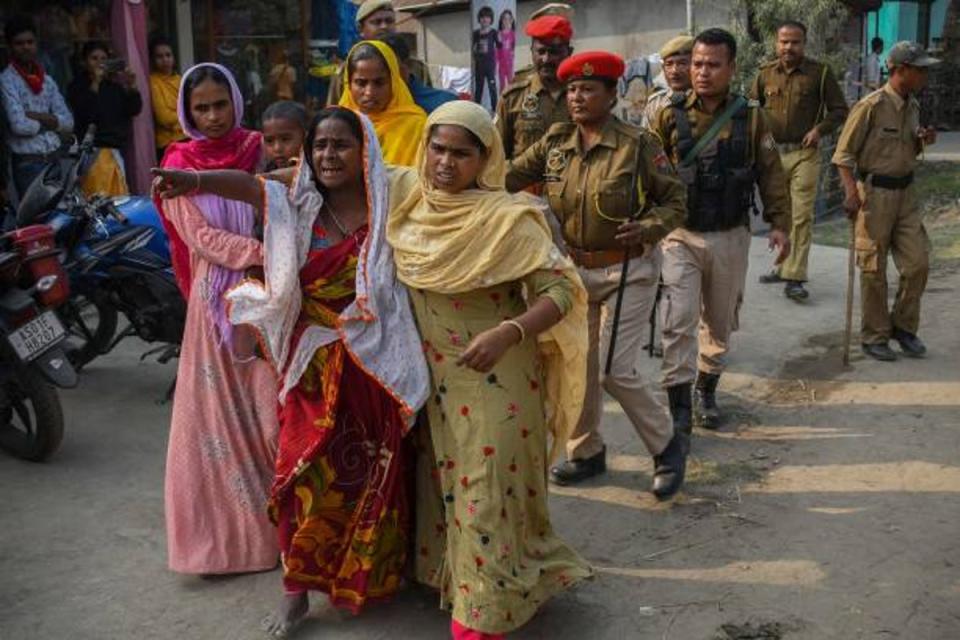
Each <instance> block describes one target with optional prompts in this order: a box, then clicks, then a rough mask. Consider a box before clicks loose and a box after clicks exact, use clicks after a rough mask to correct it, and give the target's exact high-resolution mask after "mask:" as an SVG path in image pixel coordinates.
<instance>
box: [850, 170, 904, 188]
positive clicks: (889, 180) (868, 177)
mask: <svg viewBox="0 0 960 640" xmlns="http://www.w3.org/2000/svg"><path fill="white" fill-rule="evenodd" d="M860 179H861V180H863V181H864V182H866V183H869V184H872V185H873V186H875V187H880V188H881V189H898V190H899V189H906V188H907V187H909V186H910V185H911V184H913V173H908V174H907V175H905V176H900V177H895V176H882V175H880V174H878V173H866V172H863V171H861V172H860Z"/></svg>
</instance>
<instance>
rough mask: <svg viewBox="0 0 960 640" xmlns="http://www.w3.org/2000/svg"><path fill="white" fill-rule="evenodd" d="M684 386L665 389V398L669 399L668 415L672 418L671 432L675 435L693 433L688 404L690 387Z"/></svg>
mask: <svg viewBox="0 0 960 640" xmlns="http://www.w3.org/2000/svg"><path fill="white" fill-rule="evenodd" d="M691 386H692V385H691V384H690V383H689V382H688V383H686V384H675V385H673V386H672V387H667V397H668V398H669V399H670V415H671V416H673V430H674V432H675V433H685V434H686V435H687V436H689V435H690V434H691V433H693V415H692V412H691V409H692V405H691V403H690V387H691Z"/></svg>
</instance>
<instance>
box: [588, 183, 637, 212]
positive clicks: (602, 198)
mask: <svg viewBox="0 0 960 640" xmlns="http://www.w3.org/2000/svg"><path fill="white" fill-rule="evenodd" d="M595 189H596V190H595V191H594V192H593V193H592V194H591V197H592V198H593V204H594V207H595V208H596V210H597V214H598V215H599V216H600V218H601V219H603V220H604V221H606V222H612V223H617V224H619V223H621V222H623V221H624V219H626V218H629V217H630V214H631V213H632V212H631V211H630V178H629V177H624V178H619V179H617V180H600V181H598V182H597V184H596V187H595Z"/></svg>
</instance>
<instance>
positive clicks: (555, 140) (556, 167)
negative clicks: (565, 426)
mask: <svg viewBox="0 0 960 640" xmlns="http://www.w3.org/2000/svg"><path fill="white" fill-rule="evenodd" d="M638 154H639V155H638ZM541 181H543V182H544V183H545V188H544V197H546V199H547V200H548V202H549V204H550V207H551V209H552V210H553V212H554V214H555V215H556V216H557V218H558V219H559V222H560V225H561V228H562V234H563V239H564V241H565V243H566V244H567V246H568V247H569V249H570V252H571V256H572V257H573V259H574V261H575V262H576V263H577V265H578V266H579V271H580V277H581V278H582V279H583V283H584V286H585V287H586V289H587V293H588V295H589V309H588V325H589V327H588V329H589V336H590V349H589V354H588V361H587V394H586V398H585V399H584V407H583V413H582V415H581V418H580V423H579V424H578V425H577V428H576V431H575V433H574V434H573V435H572V437H571V439H570V440H569V441H568V443H567V456H568V458H569V459H570V460H577V459H585V458H591V457H592V456H594V455H596V454H599V453H600V452H602V451H603V439H602V438H601V436H600V433H599V431H598V427H599V424H600V418H601V416H602V413H603V406H602V391H601V376H600V367H601V366H602V364H603V363H605V362H606V350H607V348H608V346H609V344H610V331H611V325H612V323H613V307H614V304H615V301H616V294H617V287H618V284H619V282H620V271H621V267H622V264H623V255H624V254H623V245H622V244H620V242H618V241H617V240H616V239H615V238H614V236H615V235H616V233H617V227H618V226H619V225H620V224H622V222H623V221H624V220H625V219H626V218H627V217H629V215H630V213H631V212H630V206H631V197H632V196H631V192H632V191H633V190H634V189H637V190H638V192H639V194H640V196H639V198H638V199H637V202H638V204H639V205H640V206H641V207H644V208H645V213H644V215H643V216H642V218H641V219H642V220H649V221H650V224H651V226H652V227H653V228H654V229H656V235H657V236H658V237H660V236H665V235H666V234H667V233H669V232H670V231H671V230H673V229H675V228H677V227H678V226H679V225H680V224H682V222H683V217H684V211H685V204H686V194H685V189H684V187H683V184H682V183H681V182H680V181H679V180H678V179H677V177H676V176H675V174H674V172H673V169H672V166H671V165H670V162H669V159H668V158H667V157H666V156H665V155H664V153H663V150H662V148H661V146H660V143H659V141H658V140H657V139H656V138H655V137H654V136H653V135H651V134H650V133H649V132H646V131H644V130H642V129H639V128H637V127H634V126H631V125H628V124H625V123H623V122H621V121H620V120H618V119H617V118H616V117H614V116H611V117H610V119H609V120H608V121H607V123H606V124H605V125H604V127H603V129H602V132H601V136H600V139H599V141H598V142H597V143H596V144H595V145H594V146H593V147H592V148H590V149H584V148H583V147H582V146H581V141H580V134H579V130H578V128H577V126H576V125H575V124H572V123H561V124H555V125H553V126H552V127H551V128H550V130H549V131H548V132H547V134H546V135H545V136H544V137H543V138H541V139H540V140H539V141H537V142H536V143H534V144H533V146H531V147H530V148H528V149H527V150H526V151H525V152H524V153H523V155H521V156H519V157H518V158H516V159H515V160H514V161H513V162H512V163H511V164H510V170H509V172H508V174H507V188H508V189H509V190H511V191H517V190H519V189H522V188H523V187H525V186H527V185H529V184H532V183H536V182H541ZM634 251H637V252H638V250H637V249H634ZM660 260H661V258H660V251H659V249H658V247H657V244H656V243H654V244H651V245H645V246H644V247H643V253H642V254H641V255H639V257H636V258H633V259H632V260H631V261H630V264H629V267H628V272H627V283H626V288H625V290H624V295H623V302H622V305H623V306H622V308H621V315H620V325H619V328H618V333H617V344H616V353H615V354H614V359H613V366H612V369H611V373H610V375H609V376H606V377H604V378H603V379H602V387H603V389H605V390H606V391H607V392H608V393H610V395H612V396H613V397H614V398H616V399H617V401H618V402H619V403H620V405H621V406H622V407H623V410H624V412H625V413H626V414H627V417H628V418H629V419H630V422H631V423H632V424H633V426H634V428H635V429H636V430H637V433H638V434H639V435H640V438H641V439H642V440H643V442H644V444H645V445H646V447H647V449H648V450H649V451H650V452H651V454H653V455H659V454H660V453H661V452H663V450H664V448H665V447H666V446H667V444H668V443H669V442H670V439H671V438H672V437H673V424H672V422H671V418H670V413H669V410H668V409H667V406H666V404H665V402H664V400H663V398H662V394H661V393H660V392H659V390H658V389H657V386H656V384H655V383H651V381H648V380H645V379H643V377H642V376H640V374H639V373H638V358H640V357H641V354H642V352H643V349H642V346H643V345H644V344H645V342H646V339H647V334H648V331H649V329H648V327H649V319H650V313H651V311H652V309H653V305H654V300H655V298H656V292H657V282H658V279H659V275H660Z"/></svg>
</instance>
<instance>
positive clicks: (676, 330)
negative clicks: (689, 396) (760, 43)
mask: <svg viewBox="0 0 960 640" xmlns="http://www.w3.org/2000/svg"><path fill="white" fill-rule="evenodd" d="M733 98H734V96H733V95H731V96H729V97H728V98H727V101H726V102H725V103H724V104H723V105H721V106H720V107H718V108H717V110H716V112H715V113H713V114H710V113H707V112H706V111H704V110H703V107H702V105H701V103H700V99H699V97H698V96H697V95H696V93H691V94H690V95H689V96H688V97H687V100H686V101H685V102H684V103H683V104H682V105H680V108H682V109H683V110H684V111H685V112H686V114H687V118H688V121H689V123H690V127H691V133H692V136H693V138H694V139H699V138H700V137H701V136H702V135H704V134H705V133H706V132H707V130H708V129H709V128H710V125H711V124H712V123H713V120H714V118H715V117H718V116H719V115H720V114H721V113H723V112H724V110H725V109H726V107H727V104H729V101H730V100H732V99H733ZM733 122H734V121H733V120H731V121H730V122H728V123H726V124H725V125H724V127H723V129H722V130H721V131H720V133H719V134H718V135H717V136H716V138H714V139H713V141H712V142H711V143H710V144H708V145H707V146H706V148H705V149H704V151H703V152H702V153H701V154H700V158H701V159H704V161H708V160H709V159H711V158H715V157H716V155H717V153H718V144H719V142H720V141H722V140H726V141H729V140H730V139H731V131H732V128H733ZM653 129H654V131H655V132H656V133H657V135H658V136H659V137H660V139H661V140H662V141H663V142H664V148H665V150H666V152H667V155H669V156H670V157H671V159H672V160H673V162H674V163H675V164H678V165H679V163H680V160H681V157H680V152H679V150H678V146H677V145H678V139H679V138H678V133H677V122H676V114H675V110H674V109H673V108H668V109H663V110H661V111H660V113H659V115H658V116H657V119H656V123H655V126H654V127H653ZM746 131H747V134H746V135H747V137H748V140H747V142H748V145H749V151H748V158H749V162H750V164H751V166H752V168H753V169H754V171H755V172H756V184H757V186H759V189H760V195H761V198H762V201H763V217H764V219H765V220H767V221H768V222H769V223H770V224H771V226H772V227H773V228H775V229H780V230H783V231H786V230H788V229H789V227H790V217H789V216H790V210H789V196H788V195H787V188H786V183H785V178H784V174H783V169H782V168H781V165H780V156H779V155H778V153H777V148H776V143H775V142H774V140H773V136H772V134H771V132H770V128H769V125H768V124H767V122H766V118H764V117H763V114H762V113H761V112H760V110H759V109H758V108H757V106H756V105H755V104H751V105H750V107H748V115H747V122H746ZM695 166H696V165H695ZM750 188H751V192H752V185H751V187H750ZM695 214H696V212H694V211H692V210H691V211H690V212H689V213H688V216H687V222H686V223H685V226H684V227H682V228H680V229H677V230H676V231H674V232H673V233H671V234H670V235H669V236H667V237H666V239H665V240H664V241H663V243H662V248H663V284H664V296H663V301H662V303H661V304H662V318H663V322H662V326H663V384H664V386H665V387H672V386H675V385H681V384H689V383H691V382H693V380H694V379H695V377H696V375H697V371H698V369H699V370H700V371H702V372H704V373H706V374H716V375H719V374H720V373H721V372H722V371H723V369H724V366H725V364H726V354H727V351H728V350H729V340H730V335H731V333H732V332H733V331H735V330H736V329H737V326H738V319H739V310H740V305H741V303H742V301H743V290H744V285H745V282H746V275H747V259H748V255H749V249H750V230H749V211H743V212H742V223H739V224H737V225H736V226H733V227H732V228H728V229H722V230H717V231H696V230H694V225H693V224H692V220H693V216H694V215H695Z"/></svg>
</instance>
